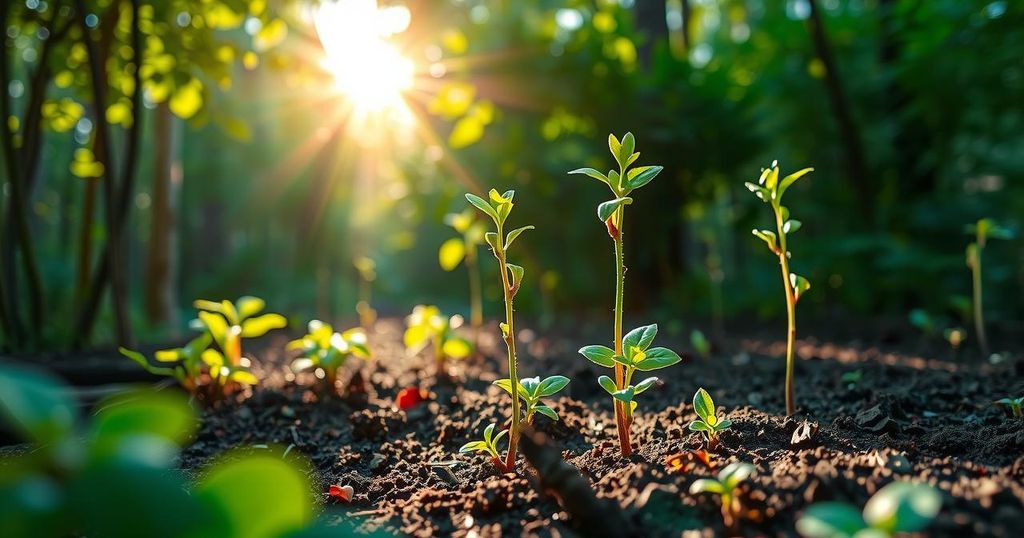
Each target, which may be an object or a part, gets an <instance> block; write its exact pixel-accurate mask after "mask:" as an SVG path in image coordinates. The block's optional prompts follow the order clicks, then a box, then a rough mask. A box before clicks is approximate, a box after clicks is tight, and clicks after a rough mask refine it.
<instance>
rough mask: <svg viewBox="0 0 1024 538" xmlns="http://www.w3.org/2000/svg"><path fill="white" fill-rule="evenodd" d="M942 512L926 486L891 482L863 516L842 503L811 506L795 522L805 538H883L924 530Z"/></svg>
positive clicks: (935, 493) (870, 501)
mask: <svg viewBox="0 0 1024 538" xmlns="http://www.w3.org/2000/svg"><path fill="white" fill-rule="evenodd" d="M940 508H942V496H941V495H940V494H939V492H938V490H936V489H935V488H933V487H932V486H929V485H927V484H912V483H910V482H893V483H891V484H889V485H887V486H885V487H883V488H882V489H880V490H878V493H875V494H874V495H873V496H872V497H871V498H870V499H868V502H867V504H865V505H864V510H863V512H861V511H859V510H857V508H856V507H855V506H853V505H851V504H848V503H844V502H821V503H816V504H812V505H811V506H810V507H808V508H807V510H805V511H804V513H803V515H801V516H800V517H799V518H798V519H797V521H796V530H797V532H799V533H800V534H801V535H803V536H804V537H805V538H854V537H858V538H859V537H861V536H865V537H868V536H870V537H871V538H876V537H877V538H886V537H889V536H893V535H894V534H896V533H908V532H919V531H922V530H924V529H925V528H926V527H927V526H928V525H929V524H930V523H931V521H932V519H934V518H935V516H936V515H937V514H938V513H939V509H940Z"/></svg>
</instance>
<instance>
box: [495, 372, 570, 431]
mask: <svg viewBox="0 0 1024 538" xmlns="http://www.w3.org/2000/svg"><path fill="white" fill-rule="evenodd" d="M494 384H495V385H497V386H499V387H501V388H502V389H503V390H504V391H505V392H507V393H509V394H512V380H510V379H507V378H506V379H499V380H497V381H495V382H494ZM568 384H569V378H568V377H565V376H563V375H553V376H551V377H548V378H545V379H544V381H541V380H540V377H527V378H525V379H521V380H519V399H521V400H522V401H523V420H524V421H525V422H526V423H527V424H533V416H534V414H536V413H540V414H542V415H544V416H546V417H548V418H550V419H551V420H556V421H557V420H558V413H555V410H554V409H551V408H550V407H548V406H546V405H543V404H542V403H541V401H540V399H541V398H546V397H549V396H554V395H555V394H556V393H557V392H558V391H560V390H562V389H563V388H565V386H566V385H568Z"/></svg>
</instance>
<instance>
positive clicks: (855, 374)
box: [839, 370, 864, 389]
mask: <svg viewBox="0 0 1024 538" xmlns="http://www.w3.org/2000/svg"><path fill="white" fill-rule="evenodd" d="M862 379H864V372H863V371H861V370H854V371H852V372H844V373H843V375H842V376H840V377H839V381H840V382H841V383H842V384H844V385H846V388H847V389H852V388H853V387H855V386H857V383H860V382H861V380H862Z"/></svg>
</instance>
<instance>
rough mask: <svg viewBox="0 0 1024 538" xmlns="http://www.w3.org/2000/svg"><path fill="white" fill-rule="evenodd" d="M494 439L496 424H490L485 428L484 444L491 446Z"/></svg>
mask: <svg viewBox="0 0 1024 538" xmlns="http://www.w3.org/2000/svg"><path fill="white" fill-rule="evenodd" d="M492 437H494V424H488V425H487V427H486V428H484V443H487V444H491V438H492Z"/></svg>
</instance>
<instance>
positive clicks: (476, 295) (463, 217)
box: [437, 209, 484, 329]
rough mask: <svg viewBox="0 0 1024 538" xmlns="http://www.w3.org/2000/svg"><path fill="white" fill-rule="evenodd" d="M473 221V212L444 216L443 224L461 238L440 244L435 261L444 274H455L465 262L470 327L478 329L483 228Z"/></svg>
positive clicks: (479, 324) (482, 314)
mask: <svg viewBox="0 0 1024 538" xmlns="http://www.w3.org/2000/svg"><path fill="white" fill-rule="evenodd" d="M474 217H475V216H474V214H473V210H472V209H466V210H465V211H463V212H462V213H450V214H448V215H445V217H444V222H445V224H447V225H449V226H451V227H452V228H455V231H456V232H459V234H461V235H462V237H453V238H451V239H449V240H447V241H445V242H444V243H442V244H441V248H440V249H439V250H438V252H437V259H438V261H439V262H440V264H441V268H442V269H444V270H445V271H454V270H455V268H456V267H458V266H459V264H460V263H462V260H466V271H467V272H468V273H469V312H470V314H469V323H470V325H471V326H472V327H473V328H474V329H478V328H480V326H481V325H483V322H484V313H483V312H484V311H483V302H482V299H481V295H480V268H479V262H478V261H477V257H476V251H477V247H479V246H480V245H482V244H483V242H484V225H483V223H481V222H479V221H477V220H476V219H475V218H474Z"/></svg>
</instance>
